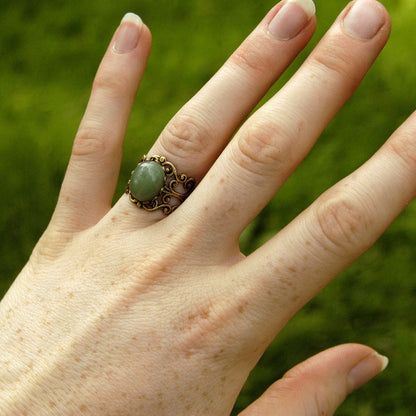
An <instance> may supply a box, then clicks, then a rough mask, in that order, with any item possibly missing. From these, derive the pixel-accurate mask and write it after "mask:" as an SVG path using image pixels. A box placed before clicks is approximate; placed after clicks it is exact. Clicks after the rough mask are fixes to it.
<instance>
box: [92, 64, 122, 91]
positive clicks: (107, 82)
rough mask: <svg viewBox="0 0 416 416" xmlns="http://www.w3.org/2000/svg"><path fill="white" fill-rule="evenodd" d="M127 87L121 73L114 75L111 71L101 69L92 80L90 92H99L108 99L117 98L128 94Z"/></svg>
mask: <svg viewBox="0 0 416 416" xmlns="http://www.w3.org/2000/svg"><path fill="white" fill-rule="evenodd" d="M128 85H129V82H128V80H127V79H126V76H125V75H124V74H123V73H122V72H121V73H117V74H114V72H113V71H110V70H109V69H106V68H102V69H101V70H100V71H98V73H97V75H96V76H95V78H94V82H93V86H92V91H93V93H95V92H97V91H100V92H101V93H104V94H105V95H108V96H110V97H114V96H116V97H119V96H122V95H125V94H128V92H129V90H130V89H129V88H128Z"/></svg>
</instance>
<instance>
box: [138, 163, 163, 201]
mask: <svg viewBox="0 0 416 416" xmlns="http://www.w3.org/2000/svg"><path fill="white" fill-rule="evenodd" d="M164 182H165V170H164V169H163V167H162V166H161V165H159V163H157V162H154V161H152V160H148V161H145V162H143V163H141V164H140V165H139V166H137V168H136V169H135V170H134V172H133V174H132V175H131V179H130V192H131V194H132V195H133V196H134V198H136V199H137V200H138V201H141V202H146V201H150V200H152V199H153V198H154V197H155V196H156V195H158V194H159V193H160V190H161V189H162V188H163V185H164Z"/></svg>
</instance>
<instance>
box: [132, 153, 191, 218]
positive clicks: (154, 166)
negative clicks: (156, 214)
mask: <svg viewBox="0 0 416 416" xmlns="http://www.w3.org/2000/svg"><path fill="white" fill-rule="evenodd" d="M194 188H195V179H193V178H189V177H188V176H187V175H185V174H183V173H182V174H178V172H177V170H176V168H175V166H174V165H173V163H171V162H168V161H167V160H166V158H165V157H164V156H157V155H155V156H151V157H149V158H147V156H146V155H144V156H143V157H142V158H141V160H140V162H139V163H138V165H137V166H136V168H135V169H134V170H133V171H132V172H131V177H130V180H129V182H128V184H127V187H126V194H128V195H129V198H130V201H131V202H133V203H134V204H135V205H136V206H137V207H138V208H142V209H144V210H146V211H156V210H157V209H161V210H162V211H163V213H164V214H165V215H169V214H171V213H172V212H173V211H174V210H175V209H176V208H178V206H179V205H180V204H181V203H182V202H183V201H185V199H186V198H187V197H188V196H189V195H190V193H191V192H192V191H193V189H194Z"/></svg>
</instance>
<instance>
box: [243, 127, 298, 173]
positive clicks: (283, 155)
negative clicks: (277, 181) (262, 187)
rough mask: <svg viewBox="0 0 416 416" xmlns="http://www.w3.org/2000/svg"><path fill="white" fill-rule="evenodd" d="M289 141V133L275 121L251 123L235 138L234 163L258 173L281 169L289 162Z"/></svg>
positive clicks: (273, 171) (290, 156) (290, 151)
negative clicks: (235, 151)
mask: <svg viewBox="0 0 416 416" xmlns="http://www.w3.org/2000/svg"><path fill="white" fill-rule="evenodd" d="M291 142H293V140H291V135H290V134H289V133H288V132H287V131H285V130H284V129H283V128H282V127H280V126H278V125H277V124H275V123H271V122H269V123H265V124H261V125H259V124H257V123H251V124H250V125H249V126H247V129H246V131H245V133H244V134H243V135H242V136H240V137H238V139H237V150H238V154H237V155H236V157H235V159H236V163H237V164H239V165H240V166H241V167H243V168H244V169H246V170H249V171H250V172H251V173H254V174H259V175H264V174H265V172H268V173H269V174H274V173H275V172H276V171H282V169H285V168H287V167H288V166H289V165H290V164H291V163H290V161H291V159H292V155H291V153H292V146H291V145H290V143H291Z"/></svg>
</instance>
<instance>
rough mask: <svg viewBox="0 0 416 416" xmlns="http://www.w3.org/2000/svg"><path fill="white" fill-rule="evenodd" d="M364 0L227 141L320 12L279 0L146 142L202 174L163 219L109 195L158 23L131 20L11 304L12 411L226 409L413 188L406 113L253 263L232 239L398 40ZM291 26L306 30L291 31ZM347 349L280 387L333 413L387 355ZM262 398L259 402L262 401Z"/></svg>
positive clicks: (105, 67)
mask: <svg viewBox="0 0 416 416" xmlns="http://www.w3.org/2000/svg"><path fill="white" fill-rule="evenodd" d="M359 5H362V7H367V11H368V10H369V9H371V10H373V12H374V13H373V14H372V15H369V14H365V13H364V14H363V13H362V11H361V12H360V13H359V12H357V9H353V10H351V5H349V6H348V7H347V9H346V10H345V11H344V12H343V13H342V14H341V15H340V17H339V18H338V19H337V21H336V22H335V24H334V26H333V27H332V28H331V29H330V31H329V32H328V34H327V35H326V36H325V38H324V39H323V40H322V41H321V43H320V44H319V45H318V47H317V48H316V49H315V50H314V51H313V53H312V54H311V55H310V57H309V58H308V60H307V61H306V62H305V64H304V65H303V66H302V68H301V69H300V70H299V71H298V73H297V74H296V75H295V76H294V77H293V78H292V79H291V80H290V81H289V82H288V83H287V84H286V86H285V87H284V88H283V89H282V90H281V91H280V92H279V93H278V94H277V95H276V96H275V97H273V98H272V99H271V100H270V101H269V102H268V103H266V104H265V105H264V106H263V107H262V108H261V109H259V110H258V111H257V112H256V113H255V114H254V115H253V116H252V117H250V118H249V120H248V121H246V122H245V123H244V125H243V126H242V127H241V129H240V130H239V131H238V133H237V134H236V136H235V137H234V139H233V140H232V141H231V143H230V144H229V145H228V146H226V144H227V142H228V141H229V139H230V137H231V136H232V134H233V133H234V132H235V130H236V129H237V128H238V127H239V125H240V124H241V123H242V122H243V120H244V119H245V118H246V116H247V115H248V114H249V113H250V111H251V110H252V109H253V108H254V106H255V105H256V104H257V102H258V101H259V99H260V98H261V97H262V96H263V94H264V93H265V92H266V91H267V90H268V88H269V87H270V86H271V85H272V84H273V82H274V81H275V80H276V79H277V78H278V76H279V75H280V74H281V73H282V72H283V71H284V69H285V68H286V66H287V65H288V64H289V63H290V62H291V61H292V60H293V58H294V57H295V56H296V54H297V53H298V52H299V51H300V50H301V49H302V48H303V47H304V46H305V44H306V43H307V41H308V40H309V39H310V37H311V36H312V33H313V31H314V28H315V18H314V17H312V18H311V19H308V18H307V17H306V16H305V15H302V14H299V13H300V12H299V10H300V9H299V7H298V6H296V5H293V4H292V5H290V4H289V5H287V6H284V4H283V3H282V4H279V5H277V6H276V7H275V8H274V9H273V10H272V11H271V12H270V13H269V14H268V15H267V16H266V17H265V19H264V20H263V21H262V22H261V23H260V25H259V26H258V27H257V28H256V29H255V31H254V32H253V33H252V34H251V35H250V36H249V38H248V39H247V40H246V41H245V42H244V43H243V44H242V46H241V47H240V48H239V49H238V50H237V51H236V52H235V53H234V54H233V55H232V57H231V58H230V59H229V61H228V62H227V63H226V64H225V65H224V67H223V68H222V69H221V70H220V71H219V72H218V73H217V74H216V75H215V76H214V77H213V79H212V80H211V81H210V82H209V83H208V84H207V85H206V86H205V87H204V88H203V89H202V90H201V92H200V93H199V94H197V95H196V96H195V97H194V99H192V100H191V101H190V102H189V103H188V104H187V105H185V107H184V108H183V109H182V110H181V111H180V112H179V113H178V114H177V115H176V116H175V117H174V119H173V120H172V121H171V122H170V123H169V124H168V126H167V127H166V129H165V130H164V131H163V132H162V134H161V136H160V137H159V139H158V140H157V142H156V143H155V145H154V147H153V148H152V149H151V150H150V151H149V154H150V155H151V154H162V155H165V156H166V157H167V158H168V160H171V161H172V162H174V164H175V165H176V166H177V167H178V168H179V169H180V171H181V172H186V173H187V174H189V175H191V176H193V177H195V178H196V180H197V182H198V187H197V189H196V190H195V191H194V192H193V193H192V195H191V196H190V197H189V198H188V199H187V201H185V202H184V203H183V204H182V205H181V206H180V208H179V209H178V210H177V211H175V212H174V213H173V214H172V215H170V216H169V217H166V218H164V217H162V215H159V213H148V212H145V211H141V210H138V209H137V208H136V207H135V206H134V205H133V204H131V202H130V201H129V200H128V197H127V196H126V195H124V196H123V197H122V198H121V199H120V200H119V202H118V203H117V204H116V206H115V207H113V208H111V200H112V196H113V192H114V188H115V184H116V181H117V175H118V169H119V165H120V158H121V144H122V141H123V138H124V135H125V130H126V125H127V120H128V117H129V114H130V109H131V106H132V103H133V99H134V96H135V92H136V90H137V87H138V84H139V81H140V79H141V76H142V74H143V71H144V67H145V64H146V60H147V56H148V53H149V50H150V32H149V31H148V29H147V27H146V26H144V25H142V24H140V22H138V21H137V20H135V19H134V18H132V19H131V20H130V21H124V23H123V24H122V25H121V26H120V28H119V29H118V31H117V32H116V35H115V38H114V39H113V40H112V42H111V44H110V47H109V49H108V51H107V53H106V55H105V57H104V59H103V62H102V64H101V66H100V69H99V71H98V73H97V77H96V81H95V84H94V87H93V92H92V96H91V100H90V102H89V105H88V109H87V112H86V114H85V117H84V119H83V121H82V123H81V126H80V129H79V132H78V134H77V137H76V139H75V143H74V148H73V153H72V156H71V161H70V164H69V167H68V171H67V174H66V177H65V180H64V183H63V186H62V191H61V194H60V198H59V202H58V205H57V208H56V211H55V213H54V216H53V218H52V220H51V223H50V225H49V227H48V229H47V230H46V232H45V234H44V236H43V237H42V239H41V240H40V242H39V244H38V245H37V246H36V248H35V250H34V252H33V255H32V257H31V259H30V260H29V262H28V264H27V266H26V267H25V269H24V270H23V271H22V273H21V274H20V275H19V277H18V279H17V280H16V282H15V283H14V285H13V287H12V288H11V289H10V291H9V292H8V294H7V295H6V297H5V299H4V300H3V301H2V304H1V309H0V316H1V317H0V322H1V325H2V328H4V330H3V331H2V333H1V334H0V345H1V346H2V351H3V352H4V354H3V353H2V357H1V359H0V360H1V362H2V366H1V370H0V398H1V399H2V404H1V406H3V408H1V407H0V409H1V410H2V411H3V413H4V412H7V411H8V412H9V414H13V413H16V414H23V413H24V411H27V412H28V414H30V413H32V414H78V413H82V412H84V413H87V414H117V413H118V414H123V415H127V414H136V413H139V414H140V413H141V414H157V415H162V414H178V415H180V414H191V415H194V414H209V415H222V414H227V413H229V412H230V410H231V408H232V405H233V402H234V400H235V397H236V395H237V394H238V392H239V390H240V389H241V386H242V385H243V383H244V381H245V379H246V377H247V375H248V373H249V371H250V370H251V368H252V367H253V366H254V365H255V363H256V362H257V360H258V359H259V357H260V356H261V354H262V352H263V351H264V349H265V348H266V346H267V345H268V344H269V342H270V341H271V340H272V339H273V338H274V337H275V336H276V334H277V333H278V332H279V331H280V329H281V328H282V327H283V326H284V325H285V324H286V322H287V321H288V320H289V319H290V317H291V316H292V315H293V314H294V313H295V312H296V311H297V310H298V309H299V308H300V307H301V306H302V305H303V304H304V303H305V302H307V301H308V300H309V299H310V298H311V297H312V296H313V295H314V294H315V293H317V292H318V291H319V290H320V289H321V288H322V287H323V286H325V285H326V284H327V283H328V282H329V281H330V280H331V279H332V278H333V277H334V276H335V275H336V274H337V273H339V272H340V271H341V270H342V269H343V268H345V267H346V266H347V265H348V264H349V263H350V262H352V261H353V260H354V259H355V258H357V257H358V256H359V255H360V254H361V253H363V252H364V251H365V250H366V249H367V248H368V247H369V246H370V245H371V244H372V243H373V242H374V241H375V240H376V238H377V237H378V236H379V235H380V234H381V233H382V232H383V230H384V229H385V228H386V227H387V226H388V224H389V223H390V222H391V221H392V220H393V219H394V217H395V216H397V215H398V213H399V212H400V211H401V210H402V209H403V208H404V207H405V206H406V204H407V203H408V202H409V201H410V200H411V199H412V198H413V197H414V193H415V188H414V185H412V180H411V178H413V177H414V170H415V163H414V160H415V157H414V155H413V149H414V148H415V146H414V144H413V142H412V141H411V138H412V134H411V133H412V129H414V128H415V120H414V117H413V118H410V119H409V120H408V121H407V122H406V123H405V124H404V125H403V126H402V127H401V128H400V129H399V130H398V131H397V132H396V133H395V134H394V135H393V137H392V138H391V139H390V140H389V141H388V142H387V143H386V145H385V146H384V147H383V148H382V149H381V150H380V151H379V152H378V153H376V155H375V156H374V157H373V158H372V159H371V160H370V161H369V162H368V163H367V164H366V165H364V166H363V167H362V168H361V169H359V170H358V171H357V172H355V173H353V174H352V175H351V176H349V177H348V178H346V179H345V180H344V181H342V182H341V183H340V184H338V185H336V186H335V187H334V188H332V189H330V190H329V191H328V192H327V193H325V194H324V195H323V196H322V197H320V198H319V199H318V200H317V201H316V202H315V203H314V204H313V205H312V206H311V207H310V208H309V209H308V210H306V211H305V212H304V213H303V214H301V215H300V216H299V217H298V218H297V219H296V220H294V221H293V222H292V223H291V224H289V225H288V226H287V227H286V228H285V229H284V230H282V231H281V232H280V233H279V234H278V235H276V237H275V238H273V239H272V240H271V241H270V242H268V243H267V244H266V245H264V246H263V247H261V248H260V249H259V250H257V251H256V252H255V253H253V254H252V255H250V256H249V257H247V258H244V256H242V254H241V253H240V251H239V248H238V238H239V235H240V234H241V232H242V230H243V229H244V228H245V227H246V226H247V224H249V223H250V221H251V220H252V219H253V218H254V217H255V216H256V215H257V214H258V213H259V212H260V210H261V209H262V208H263V207H264V206H265V205H266V204H267V202H268V201H269V200H270V198H271V197H272V196H273V195H274V194H275V192H276V191H277V190H278V189H279V188H280V186H281V185H282V184H283V183H284V181H285V180H286V179H287V178H288V177H289V175H290V174H291V172H293V170H294V169H295V168H296V166H297V165H298V164H299V163H300V162H301V160H302V159H303V157H304V156H305V155H306V154H307V152H308V151H309V149H310V148H311V147H312V145H313V143H314V142H315V140H316V139H317V137H318V136H319V134H320V133H321V131H322V130H323V129H324V128H325V126H326V125H327V123H328V122H329V121H330V120H331V118H332V117H333V116H334V115H335V114H336V112H337V111H338V110H339V109H340V108H341V106H342V105H343V104H344V102H345V101H346V100H347V99H348V98H349V96H350V95H351V94H352V92H353V91H354V89H355V88H356V87H357V85H358V83H359V81H360V80H361V78H362V77H363V76H364V74H365V72H366V71H367V70H368V68H369V67H370V65H371V63H372V61H373V60H374V59H375V57H376V56H377V54H378V53H379V51H380V50H381V48H382V47H383V45H384V43H385V42H386V40H387V37H388V33H389V27H390V26H389V19H388V16H387V14H386V12H385V10H384V9H383V8H382V7H381V6H380V5H379V4H378V3H375V2H373V1H364V2H362V1H360V2H357V6H356V7H359ZM275 15H277V18H276V19H273V18H274V16H275ZM290 15H292V16H290ZM296 16H297V17H296ZM302 16H303V17H302ZM360 16H365V20H364V21H360ZM371 16H373V17H371ZM292 19H294V20H292ZM132 20H133V21H132ZM279 20H280V22H279ZM272 21H273V22H272ZM295 21H296V22H297V23H298V25H301V26H303V28H300V27H299V26H297V27H298V29H299V30H295V29H296V27H295V25H294V23H295ZM290 22H292V25H291V24H289V23H290ZM284 29H286V30H285V31H286V35H285V33H283V32H284ZM288 33H289V34H288ZM288 37H289V38H290V39H287V38H288ZM284 39H286V40H284ZM386 166H388V167H389V169H386ZM381 206H382V207H383V210H381V209H380V208H379V207H381ZM339 348H341V349H337V350H333V351H329V352H327V353H324V355H321V356H318V358H315V359H314V360H313V361H311V362H309V363H308V364H307V367H303V368H304V370H303V371H300V374H301V375H298V376H296V374H299V373H297V372H296V370H295V372H292V373H289V376H288V377H286V378H284V379H283V381H282V382H279V383H280V384H278V385H277V389H281V390H280V391H281V392H287V385H288V384H289V385H290V384H291V383H292V385H293V384H295V383H294V382H293V380H295V381H296V386H300V387H299V389H300V390H301V391H302V392H304V393H303V396H302V397H303V399H302V400H305V403H306V402H308V400H309V399H308V397H319V398H320V400H322V403H325V404H326V405H324V404H322V405H321V408H320V409H318V407H319V406H317V407H316V409H315V412H318V410H321V411H324V412H325V411H326V412H327V413H330V412H333V411H334V408H335V407H336V405H337V404H339V402H340V401H342V399H343V397H344V396H345V394H346V392H348V391H350V390H351V389H353V388H354V387H357V386H359V385H360V384H361V383H360V382H355V383H354V382H351V380H350V379H351V377H353V376H351V375H348V374H351V369H352V368H356V364H357V363H358V362H368V363H369V367H370V371H368V368H367V370H366V371H364V375H365V376H362V372H361V373H360V375H361V376H360V377H358V379H359V380H361V382H364V381H366V380H367V379H369V378H371V376H373V375H375V374H376V373H377V372H378V371H380V370H381V368H382V366H383V360H382V359H380V358H379V357H378V356H377V355H374V352H373V351H372V350H369V349H368V348H367V347H363V346H345V347H339ZM334 354H335V355H337V356H338V354H340V355H341V356H342V359H337V360H334V358H333V357H334ZM367 359H368V360H369V361H367ZM363 360H364V361H363ZM334 361H335V362H334ZM311 368H313V370H308V369H311ZM309 371H310V372H309ZM352 371H354V370H352ZM305 374H306V376H305ZM352 374H353V375H354V372H353V373H352ZM311 379H312V380H313V385H314V387H319V386H321V385H323V386H326V385H328V383H329V384H330V386H331V388H328V389H327V390H324V392H323V393H322V390H321V389H320V388H318V390H317V393H316V392H315V391H314V390H308V388H307V387H304V386H305V384H304V382H305V380H311ZM346 380H350V386H349V388H347V387H345V386H347V385H348V382H347V381H346ZM353 381H354V377H353ZM320 383H322V384H320ZM308 384H309V383H308ZM279 386H280V387H279ZM340 386H341V387H340ZM342 386H344V388H342ZM271 391H272V393H271V395H272V396H273V397H274V396H275V393H274V392H275V391H276V390H275V388H272V390H271ZM292 391H293V390H292ZM316 394H318V396H317V395H316ZM269 397H270V394H269V395H268V394H267V393H266V396H265V398H264V399H263V401H262V402H258V404H255V405H253V407H252V409H256V406H258V408H260V409H261V408H262V406H263V404H264V403H266V406H267V403H268V402H270V401H269V399H268V398H269ZM280 397H283V396H282V393H281V394H280ZM291 397H293V396H291V395H290V394H287V399H286V398H283V399H280V400H278V401H276V403H275V404H273V406H274V407H273V409H276V412H277V411H279V413H283V414H284V413H285V412H286V413H287V414H296V413H295V411H298V410H293V409H294V408H293V407H290V406H295V405H296V403H297V402H299V398H298V397H296V398H292V399H291ZM328 397H330V398H332V399H333V402H329V401H328V400H327V398H328ZM295 399H296V400H295ZM310 400H312V401H311V402H308V403H314V402H313V399H310ZM300 402H301V403H302V402H303V401H300ZM261 403H263V404H261ZM302 410H304V409H301V408H299V412H301V411H302ZM250 411H251V412H255V411H256V410H247V411H246V414H250V413H249V412H250ZM264 411H266V410H264ZM273 411H274V410H273ZM291 412H292V413H291ZM312 412H313V410H310V412H309V413H308V412H306V413H304V414H313V413H312ZM252 414H255V413H252ZM299 414H302V413H299Z"/></svg>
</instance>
